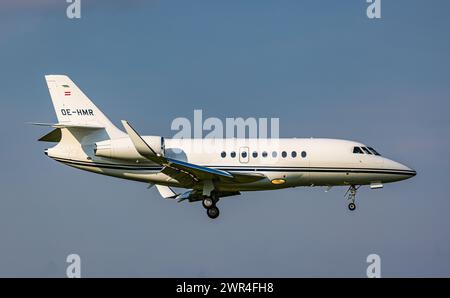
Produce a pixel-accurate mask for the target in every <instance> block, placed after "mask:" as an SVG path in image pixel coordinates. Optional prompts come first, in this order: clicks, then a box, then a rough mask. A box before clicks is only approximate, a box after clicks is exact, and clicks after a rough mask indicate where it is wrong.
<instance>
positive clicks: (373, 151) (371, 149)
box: [367, 147, 381, 156]
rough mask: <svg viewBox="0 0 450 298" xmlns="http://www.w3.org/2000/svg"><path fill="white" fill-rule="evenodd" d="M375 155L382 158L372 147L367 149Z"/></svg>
mask: <svg viewBox="0 0 450 298" xmlns="http://www.w3.org/2000/svg"><path fill="white" fill-rule="evenodd" d="M367 148H368V149H369V150H370V151H371V152H372V153H373V154H375V155H378V156H380V155H381V154H380V153H378V152H377V150H375V149H373V148H372V147H367Z"/></svg>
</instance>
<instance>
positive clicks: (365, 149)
mask: <svg viewBox="0 0 450 298" xmlns="http://www.w3.org/2000/svg"><path fill="white" fill-rule="evenodd" d="M361 148H362V150H364V152H366V153H367V154H370V155H372V152H370V151H369V149H367V148H366V147H361Z"/></svg>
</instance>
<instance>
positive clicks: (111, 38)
mask: <svg viewBox="0 0 450 298" xmlns="http://www.w3.org/2000/svg"><path fill="white" fill-rule="evenodd" d="M37 3H39V5H38V4H37ZM366 6H367V4H366V2H365V1H363V0H351V1H332V0H322V1H313V0H308V1H265V0H264V1H127V2H126V4H124V3H121V2H120V1H105V0H99V1H87V0H84V1H83V0H82V18H81V19H79V20H69V19H68V18H67V17H66V15H65V9H66V7H67V4H66V3H65V1H59V0H43V1H31V0H20V1H12V0H7V1H2V3H1V4H0V66H1V71H0V79H1V81H2V84H1V89H0V100H1V103H2V109H1V110H0V113H1V117H2V120H3V125H2V126H1V127H0V131H1V136H2V140H3V141H2V149H1V150H2V154H1V155H0V158H1V162H2V165H3V166H2V171H1V172H0V186H1V189H2V192H1V196H0V198H1V199H0V202H1V208H0V239H1V240H0V276H64V275H65V268H66V266H67V264H66V263H65V258H66V256H67V255H68V254H70V253H78V254H79V255H80V256H81V259H82V264H83V265H82V266H83V267H82V275H83V276H150V277H156V276H170V277H172V276H183V277H197V276H198V277H217V276H219V277H220V276H226V277H231V276H243V277H248V276H261V277H272V276H282V277H284V276H286V277H288V276H289V277H304V276H356V277H364V276H365V272H366V267H367V264H366V262H365V260H366V257H367V255H369V254H371V253H377V254H379V255H380V256H381V260H382V275H383V276H449V275H450V265H449V264H450V238H449V234H448V228H449V225H450V217H449V216H448V214H449V211H450V200H449V198H448V190H447V187H446V184H447V183H448V181H447V180H448V172H449V170H450V164H449V162H448V158H447V157H446V156H447V153H448V151H449V149H450V148H449V145H450V144H449V138H448V133H449V128H450V123H449V117H448V116H449V108H450V103H449V101H450V86H449V83H450V58H449V55H448V53H449V52H450V39H449V32H448V31H449V29H448V28H450V19H449V18H448V15H447V14H448V11H449V9H450V4H449V3H448V1H443V0H442V1H441V0H435V1H424V0H423V1H419V0H417V1H415V0H410V1H406V0H398V1H386V0H383V1H382V19H381V20H369V19H367V17H366V15H365V9H366ZM45 74H67V75H69V76H70V77H71V78H72V79H73V80H74V81H75V82H76V83H77V84H78V85H79V86H80V88H81V89H83V90H84V91H85V93H87V94H88V96H89V97H90V98H91V99H92V100H93V101H94V102H95V103H96V104H97V105H98V106H99V107H100V108H101V109H102V110H103V112H105V114H107V115H108V116H109V117H110V118H111V119H112V120H113V121H114V122H115V123H116V124H118V123H119V121H120V119H127V120H130V121H132V123H133V124H134V125H135V126H136V127H137V128H139V130H140V131H142V132H143V133H145V134H149V135H155V134H161V135H164V136H168V137H170V136H172V135H173V134H174V132H173V131H171V130H170V124H171V122H172V120H173V119H175V118H176V117H187V118H191V119H192V117H193V111H194V109H202V110H203V115H204V117H218V118H221V119H225V118H226V117H244V118H247V117H268V118H270V117H279V118H280V135H281V136H282V137H295V136H296V137H310V136H314V137H332V138H344V139H352V140H357V141H361V142H364V143H367V144H370V145H372V146H373V147H375V148H376V149H377V150H379V151H380V152H382V153H383V154H384V155H386V156H388V157H390V158H392V159H394V160H397V161H400V162H402V163H405V164H407V165H408V166H410V167H412V168H414V169H415V170H417V171H418V175H417V176H416V177H414V178H413V179H410V180H407V181H404V182H400V183H396V184H390V185H385V188H384V189H382V190H377V191H373V190H370V189H367V188H366V189H363V190H362V191H360V193H359V196H358V201H357V202H358V209H357V212H355V213H349V212H348V210H347V206H346V200H345V198H344V192H345V189H344V188H333V189H332V190H331V191H330V192H328V193H325V192H324V191H323V189H321V188H297V189H289V190H282V191H278V192H263V193H245V194H244V195H241V196H239V197H234V198H229V199H224V200H222V201H221V202H220V207H221V217H220V218H219V219H218V220H217V221H214V222H211V221H210V220H209V219H208V218H207V217H206V216H205V214H204V210H202V207H201V206H200V205H199V204H186V203H180V204H177V203H175V202H172V201H164V200H163V199H161V198H160V197H159V195H158V194H157V192H156V190H155V189H150V190H148V189H146V185H145V184H141V183H137V182H130V181H123V180H117V179H114V178H109V177H104V176H99V175H94V174H91V173H85V172H82V171H79V170H75V169H72V168H68V167H65V166H63V165H60V164H57V163H56V162H54V161H52V160H50V159H48V158H46V157H45V156H44V155H43V150H44V149H45V148H47V147H48V146H49V144H44V143H39V142H36V139H37V138H39V137H40V136H41V135H42V134H45V133H46V132H47V131H46V130H45V128H36V127H30V126H27V125H25V124H24V123H25V122H28V121H43V122H52V121H55V120H56V117H55V115H54V111H53V107H52V105H51V101H50V97H49V94H48V90H47V87H46V84H45V81H44V75H45Z"/></svg>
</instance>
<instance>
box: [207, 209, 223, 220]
mask: <svg viewBox="0 0 450 298" xmlns="http://www.w3.org/2000/svg"><path fill="white" fill-rule="evenodd" d="M206 213H207V214H208V216H209V218H212V219H215V218H217V217H219V214H220V211H219V208H217V207H216V206H213V207H211V208H208V209H206Z"/></svg>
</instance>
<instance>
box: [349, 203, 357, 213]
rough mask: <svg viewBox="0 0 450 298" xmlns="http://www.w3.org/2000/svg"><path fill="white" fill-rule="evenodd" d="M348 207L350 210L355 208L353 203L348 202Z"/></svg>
mask: <svg viewBox="0 0 450 298" xmlns="http://www.w3.org/2000/svg"><path fill="white" fill-rule="evenodd" d="M348 209H349V210H350V211H353V210H355V209H356V205H355V203H350V204H348Z"/></svg>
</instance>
